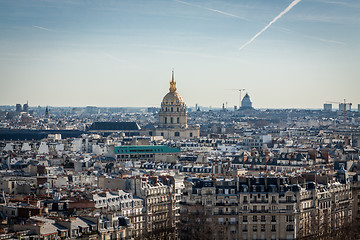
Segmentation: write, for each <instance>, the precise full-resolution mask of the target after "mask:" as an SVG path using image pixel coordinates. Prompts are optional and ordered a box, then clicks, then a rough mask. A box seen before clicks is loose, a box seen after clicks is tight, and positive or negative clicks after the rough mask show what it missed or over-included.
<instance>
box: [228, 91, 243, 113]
mask: <svg viewBox="0 0 360 240" xmlns="http://www.w3.org/2000/svg"><path fill="white" fill-rule="evenodd" d="M231 90H236V91H239V93H240V99H239V109H240V107H241V92H242V91H245V88H234V89H231Z"/></svg>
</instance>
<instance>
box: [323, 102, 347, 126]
mask: <svg viewBox="0 0 360 240" xmlns="http://www.w3.org/2000/svg"><path fill="white" fill-rule="evenodd" d="M326 103H336V104H343V105H344V110H343V111H344V123H346V107H347V106H349V107H351V105H352V103H347V102H346V99H344V102H332V101H326ZM339 110H340V109H339Z"/></svg>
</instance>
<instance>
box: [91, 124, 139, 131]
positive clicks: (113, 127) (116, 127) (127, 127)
mask: <svg viewBox="0 0 360 240" xmlns="http://www.w3.org/2000/svg"><path fill="white" fill-rule="evenodd" d="M140 129H141V128H140V126H139V125H138V124H137V123H136V122H94V123H93V124H92V125H91V126H90V128H89V131H138V130H140Z"/></svg>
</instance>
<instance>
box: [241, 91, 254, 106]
mask: <svg viewBox="0 0 360 240" xmlns="http://www.w3.org/2000/svg"><path fill="white" fill-rule="evenodd" d="M240 109H253V107H252V102H251V100H250V96H249V94H247V93H246V94H245V96H244V98H243V99H242V101H241V107H240Z"/></svg>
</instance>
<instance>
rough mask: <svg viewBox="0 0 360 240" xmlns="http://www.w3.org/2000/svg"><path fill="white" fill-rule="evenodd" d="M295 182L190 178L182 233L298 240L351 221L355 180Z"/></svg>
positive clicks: (339, 226) (264, 178) (204, 237)
mask: <svg viewBox="0 0 360 240" xmlns="http://www.w3.org/2000/svg"><path fill="white" fill-rule="evenodd" d="M293 182H294V181H293V180H292V179H289V178H287V177H249V176H247V177H236V178H206V179H202V178H188V179H186V180H185V189H184V192H183V198H182V202H181V216H180V220H181V223H180V225H179V228H180V230H179V231H180V237H181V238H183V239H186V238H188V237H190V236H192V237H193V238H194V239H195V238H199V239H207V238H212V239H213V238H215V239H296V238H301V237H306V236H313V235H315V234H325V233H326V232H329V231H330V230H331V229H333V230H335V229H338V228H341V227H342V226H345V225H346V224H347V223H348V222H349V221H347V219H351V217H352V201H353V199H352V194H351V188H350V185H349V184H347V183H340V182H332V183H331V182H329V184H326V185H324V184H320V183H315V182H306V181H304V182H303V183H299V182H298V183H293ZM210 226H211V227H210Z"/></svg>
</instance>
